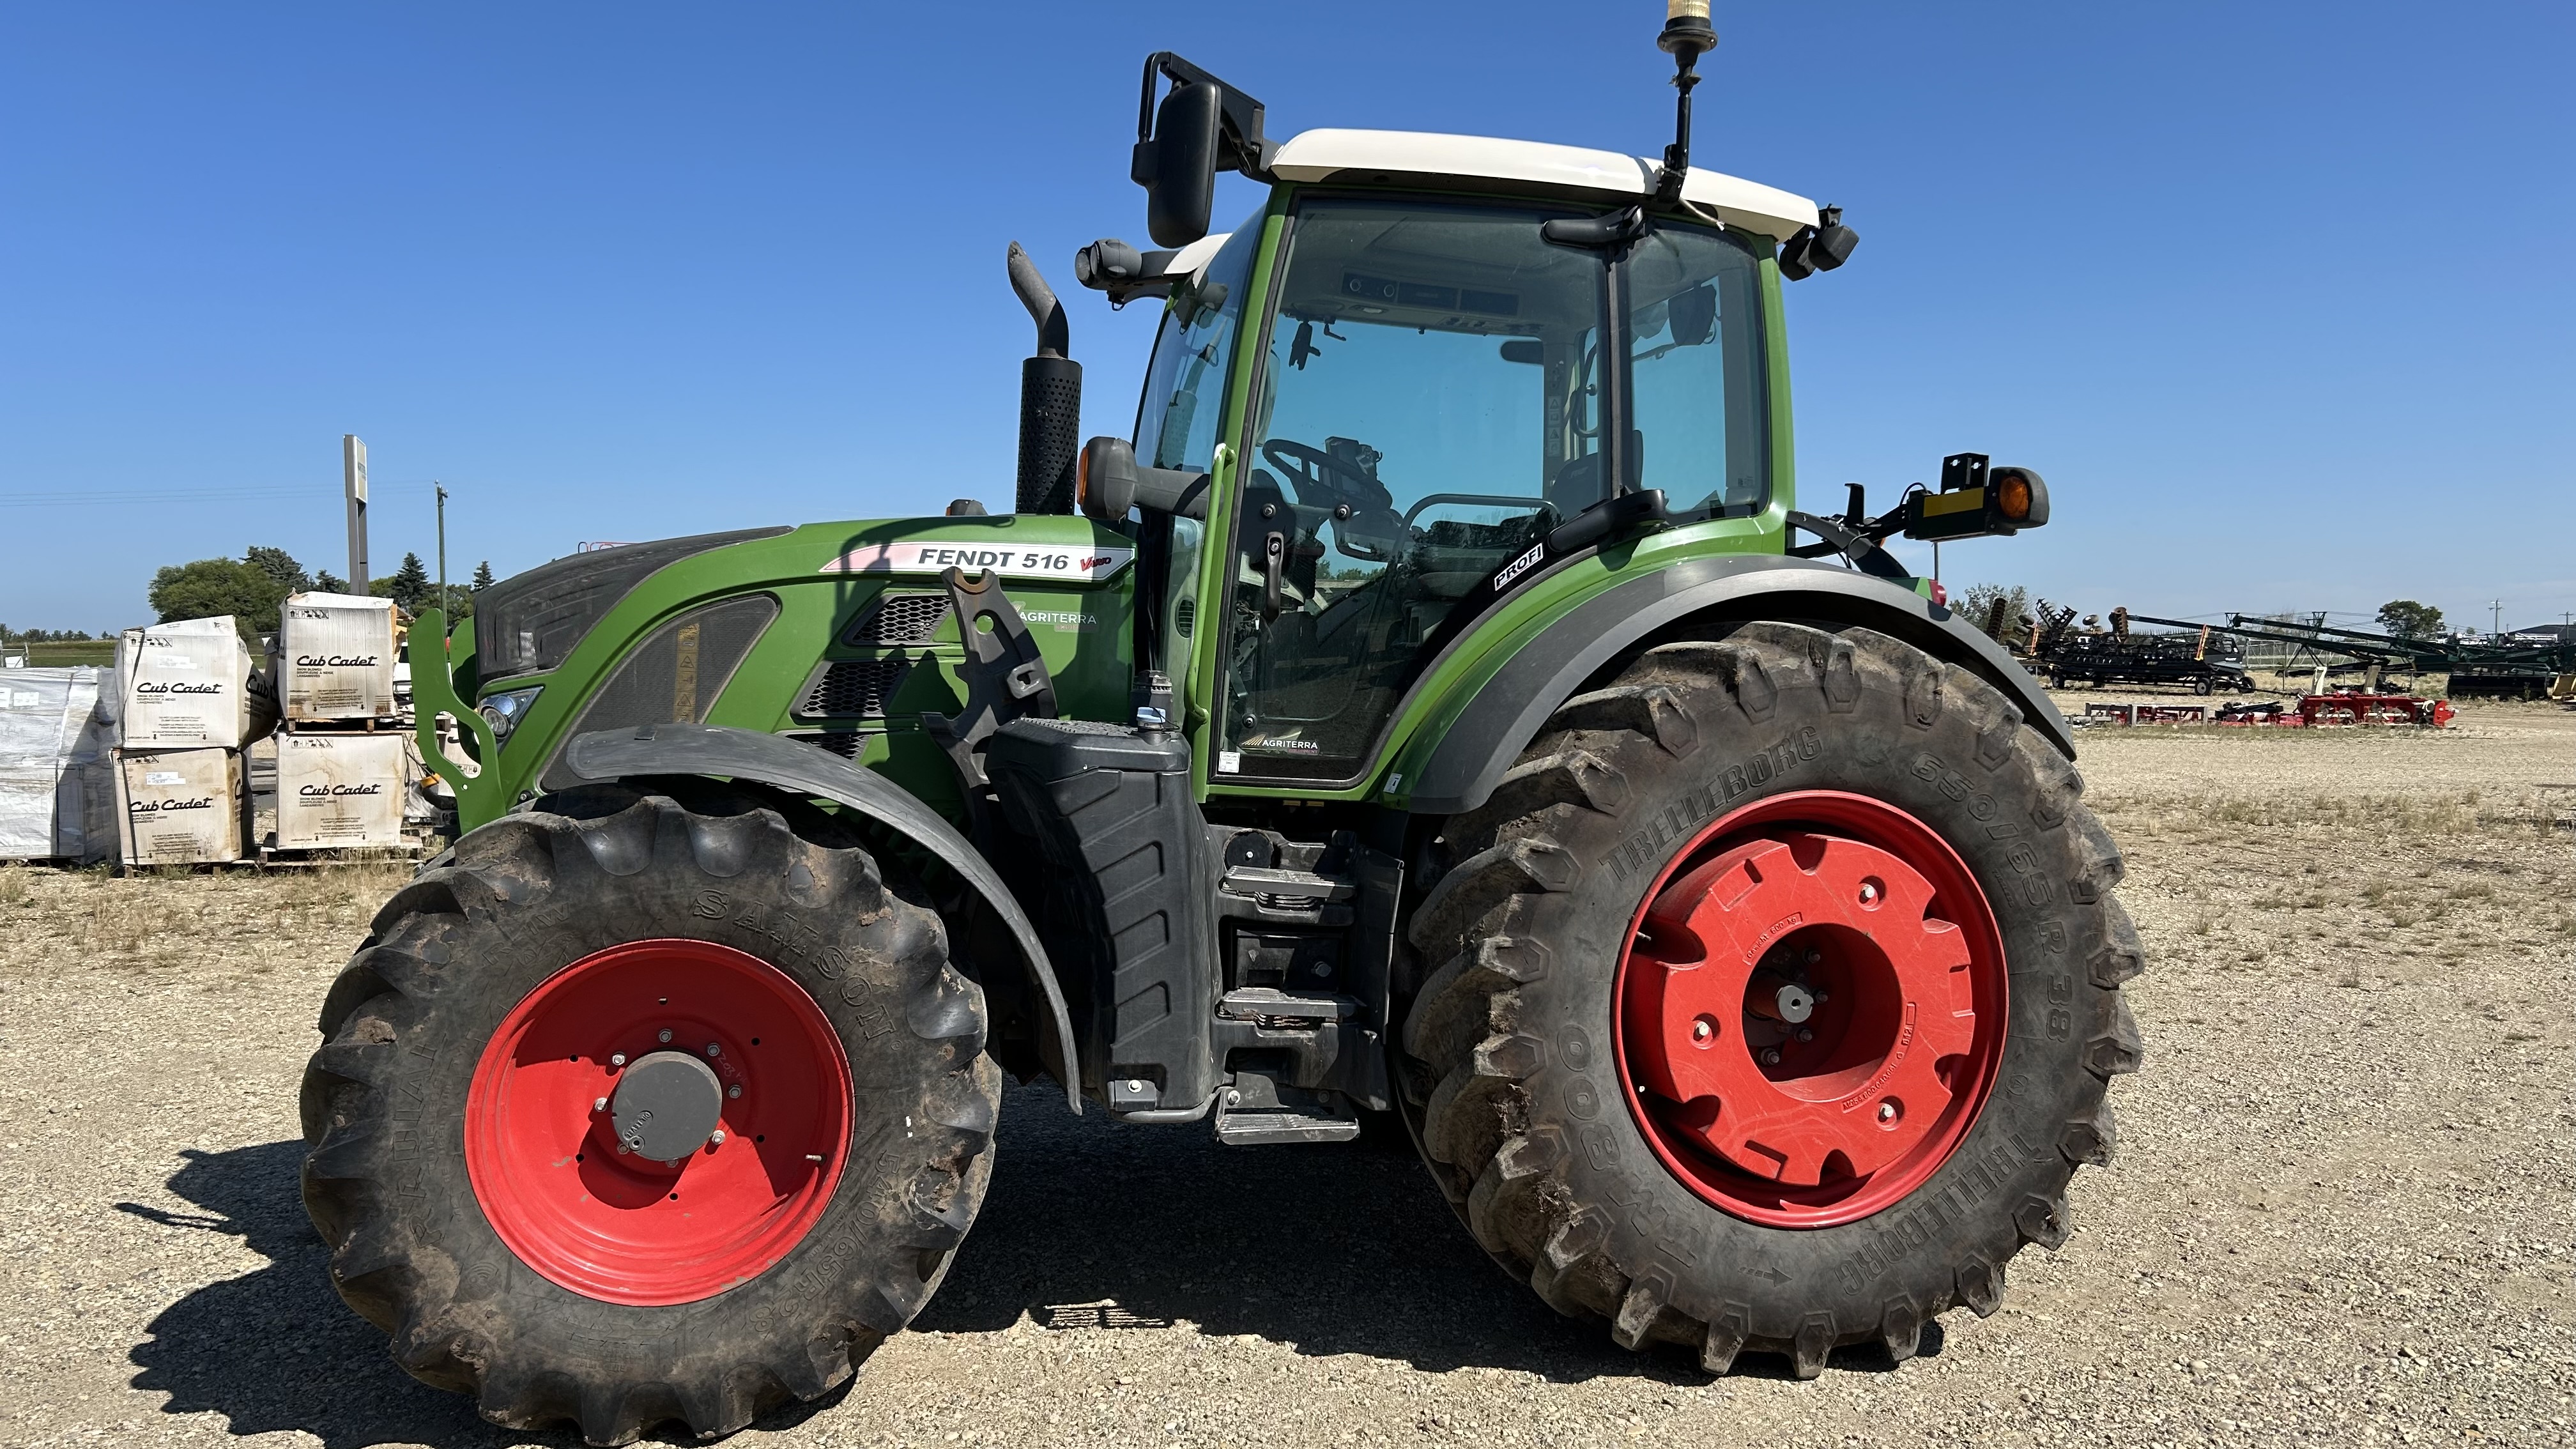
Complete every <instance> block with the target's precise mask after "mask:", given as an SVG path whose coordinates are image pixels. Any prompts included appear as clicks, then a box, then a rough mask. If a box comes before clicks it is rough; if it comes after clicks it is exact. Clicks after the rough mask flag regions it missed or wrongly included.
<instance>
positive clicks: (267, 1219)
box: [116, 1140, 846, 1449]
mask: <svg viewBox="0 0 2576 1449" xmlns="http://www.w3.org/2000/svg"><path fill="white" fill-rule="evenodd" d="M186 1156H187V1159H188V1160H187V1165H186V1166H184V1167H182V1168H180V1169H179V1171H178V1172H177V1173H176V1174H174V1175H173V1176H172V1177H171V1178H170V1182H169V1185H170V1190H171V1191H172V1192H174V1193H176V1194H177V1195H179V1196H180V1197H181V1198H184V1199H186V1200H187V1201H188V1202H190V1203H192V1204H194V1205H195V1206H196V1207H198V1208H199V1209H202V1211H201V1212H193V1213H174V1212H169V1211H166V1210H164V1209H160V1208H153V1207H146V1206H144V1205H142V1204H140V1203H118V1204H116V1207H117V1210H118V1211H120V1212H123V1213H126V1214H128V1215H130V1216H132V1217H135V1218H138V1219H141V1220H142V1221H143V1222H144V1223H149V1224H153V1225H155V1226H156V1227H157V1228H159V1229H161V1230H166V1231H170V1232H174V1233H185V1232H205V1233H221V1234H225V1235H227V1236H231V1237H237V1238H240V1239H242V1240H243V1241H244V1243H245V1244H247V1245H248V1246H249V1247H250V1248H251V1249H252V1251H254V1252H257V1253H258V1254H260V1255H261V1256H262V1257H264V1258H266V1259H268V1263H267V1265H266V1266H265V1267H261V1268H258V1269H256V1270H254V1271H252V1272H249V1273H245V1274H243V1275H241V1276H240V1277H238V1278H228V1279H225V1280H224V1281H222V1282H220V1283H209V1284H207V1285H206V1286H204V1287H202V1288H198V1289H196V1290H195V1291H193V1292H191V1293H189V1294H188V1295H187V1296H185V1297H183V1298H181V1299H179V1300H178V1301H177V1302H176V1303H173V1304H171V1305H170V1306H169V1307H168V1308H166V1309H163V1310H162V1311H161V1313H160V1315H159V1316H158V1317H156V1318H154V1319H153V1320H152V1322H151V1324H150V1325H149V1332H150V1335H151V1336H150V1337H149V1338H146V1339H145V1340H144V1341H143V1342H141V1343H138V1344H136V1345H135V1346H134V1347H133V1348H132V1349H131V1350H130V1351H129V1352H128V1354H127V1357H128V1359H129V1360H130V1361H131V1362H132V1363H133V1364H134V1365H135V1367H136V1368H137V1369H138V1370H139V1372H137V1373H136V1374H135V1376H134V1379H133V1386H134V1387H135V1388H137V1389H142V1390H145V1391H149V1392H158V1393H164V1394H167V1395H169V1399H168V1401H167V1402H166V1403H164V1404H163V1405H162V1412H163V1413H165V1414H202V1413H208V1412H212V1413H217V1414H221V1415H223V1416H224V1417H225V1418H226V1419H227V1420H228V1421H229V1428H230V1430H231V1432H232V1433H234V1434H235V1435H240V1436H248V1435H253V1434H268V1433H276V1432H279V1431H283V1430H302V1431H303V1432H305V1433H307V1434H310V1435H312V1436H314V1437H315V1438H317V1439H319V1440H321V1441H322V1443H323V1444H324V1445H325V1446H326V1449H372V1446H375V1445H379V1444H431V1445H437V1446H439V1449H481V1446H486V1445H490V1446H500V1445H511V1444H545V1445H565V1446H575V1445H579V1444H580V1443H581V1437H580V1435H578V1434H576V1433H573V1432H570V1430H569V1429H564V1430H559V1431H556V1432H538V1433H530V1432H525V1431H518V1430H509V1429H503V1428H500V1427H498V1426H496V1425H493V1424H487V1423H485V1422H484V1421H483V1420H482V1419H481V1418H479V1417H478V1416H477V1415H476V1414H475V1412H474V1405H473V1402H472V1401H471V1400H468V1399H466V1398H464V1397H462V1396H460V1395H457V1394H451V1393H447V1392H444V1391H442V1390H439V1389H433V1388H431V1387H429V1386H428V1385H426V1384H423V1383H420V1382H419V1381H417V1380H415V1379H413V1378H412V1377H411V1375H409V1374H407V1373H404V1372H403V1371H402V1369H401V1368H399V1367H398V1366H396V1365H395V1363H394V1361H393V1360H392V1359H391V1358H390V1357H388V1356H387V1354H386V1352H385V1336H384V1334H383V1333H382V1332H380V1331H378V1330H377V1328H376V1327H375V1325H373V1324H371V1323H368V1322H367V1321H366V1320H364V1319H362V1318H360V1317H359V1316H358V1315H357V1314H355V1313H353V1312H351V1311H350V1310H349V1307H348V1305H346V1304H344V1303H342V1302H341V1301H340V1295H339V1294H338V1293H336V1292H334V1291H333V1290H332V1288H331V1279H330V1267H331V1265H330V1255H329V1254H328V1253H326V1252H324V1251H323V1248H322V1243H321V1241H320V1239H318V1238H316V1237H315V1236H314V1234H313V1225H312V1224H311V1223H310V1222H308V1221H306V1219H305V1216H304V1205H303V1199H302V1196H301V1194H300V1191H299V1189H298V1185H297V1170H298V1167H299V1165H300V1164H301V1163H302V1162H303V1160H304V1144H303V1143H302V1142H298V1141H292V1140H290V1141H285V1142H271V1143H267V1144H265V1145H263V1146H259V1147H244V1148H239V1149H237V1150H234V1151H231V1152H190V1153H188V1154H186ZM844 1392H846V1387H845V1388H844V1389H843V1390H841V1391H836V1392H834V1393H831V1394H827V1395H825V1396H824V1397H823V1398H821V1399H819V1400H817V1401H815V1402H813V1403H810V1404H800V1405H796V1406H793V1407H787V1408H781V1409H778V1410H774V1411H772V1412H771V1413H768V1414H764V1415H762V1416H761V1419H760V1425H761V1427H762V1428H764V1429H783V1428H787V1427H789V1426H791V1425H793V1424H796V1423H798V1422H800V1421H802V1420H804V1419H806V1418H808V1417H811V1416H812V1415H814V1414H817V1413H821V1412H823V1411H825V1410H828V1409H830V1408H831V1407H832V1406H833V1405H835V1404H837V1403H839V1402H840V1400H841V1397H842V1394H843V1393H844ZM674 1435H676V1436H677V1437H676V1438H675V1437H673V1436H674ZM645 1438H646V1441H647V1442H651V1443H660V1442H674V1443H677V1442H686V1441H687V1435H686V1434H685V1433H684V1432H682V1431H681V1429H680V1426H679V1425H676V1424H666V1425H663V1426H661V1431H660V1432H658V1433H648V1434H647V1435H646V1436H645Z"/></svg>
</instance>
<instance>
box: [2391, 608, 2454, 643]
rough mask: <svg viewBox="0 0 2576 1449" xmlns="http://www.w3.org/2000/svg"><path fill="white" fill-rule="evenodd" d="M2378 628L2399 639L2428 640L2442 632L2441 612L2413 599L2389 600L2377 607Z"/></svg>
mask: <svg viewBox="0 0 2576 1449" xmlns="http://www.w3.org/2000/svg"><path fill="white" fill-rule="evenodd" d="M2379 627H2381V628H2382V629H2385V630H2387V631H2388V632H2389V633H2391V634H2394V635H2396V636H2397V637H2398V638H2400V639H2429V638H2431V637H2433V636H2434V635H2436V634H2439V633H2441V632H2442V611H2441V610H2439V609H2436V608H2434V607H2433V606H2432V605H2430V604H2419V603H2417V602H2415V601H2414V600H2413V599H2391V600H2389V601H2388V602H2387V603H2385V604H2382V605H2380V606H2379Z"/></svg>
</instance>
